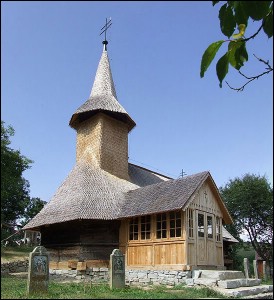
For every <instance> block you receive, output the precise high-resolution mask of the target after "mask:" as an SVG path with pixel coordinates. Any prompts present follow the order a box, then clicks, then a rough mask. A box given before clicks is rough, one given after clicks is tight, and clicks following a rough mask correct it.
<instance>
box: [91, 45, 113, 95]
mask: <svg viewBox="0 0 274 300" xmlns="http://www.w3.org/2000/svg"><path fill="white" fill-rule="evenodd" d="M99 95H111V96H113V97H114V98H115V99H117V95H116V91H115V87H114V82H113V78H112V74H111V69H110V64H109V59H108V54H107V51H106V50H105V44H104V49H103V53H102V56H101V59H100V62H99V65H98V69H97V72H96V75H95V80H94V83H93V86H92V89H91V93H90V96H89V98H91V97H95V96H99Z"/></svg>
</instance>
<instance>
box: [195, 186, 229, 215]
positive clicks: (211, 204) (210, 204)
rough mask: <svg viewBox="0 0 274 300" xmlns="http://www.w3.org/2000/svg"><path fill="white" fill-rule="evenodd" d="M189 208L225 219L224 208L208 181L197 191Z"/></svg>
mask: <svg viewBox="0 0 274 300" xmlns="http://www.w3.org/2000/svg"><path fill="white" fill-rule="evenodd" d="M189 208H192V209H197V210H201V211H204V212H207V213H211V214H213V215H216V216H218V217H221V218H222V217H223V212H222V208H221V207H220V205H219V203H218V201H217V199H216V193H214V192H213V190H212V187H211V186H210V185H209V183H208V181H206V182H204V184H203V185H202V186H201V188H200V189H199V190H198V191H197V193H196V195H195V197H194V199H193V201H192V202H191V203H190V204H189Z"/></svg>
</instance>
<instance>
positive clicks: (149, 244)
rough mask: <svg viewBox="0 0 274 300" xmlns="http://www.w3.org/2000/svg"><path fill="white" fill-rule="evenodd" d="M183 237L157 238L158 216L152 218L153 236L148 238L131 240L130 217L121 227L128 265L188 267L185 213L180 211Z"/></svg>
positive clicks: (141, 266) (121, 238) (122, 247)
mask: <svg viewBox="0 0 274 300" xmlns="http://www.w3.org/2000/svg"><path fill="white" fill-rule="evenodd" d="M180 213H181V220H182V227H181V237H175V238H170V237H167V238H162V239H156V216H155V215H153V216H152V218H151V238H150V239H148V240H141V239H139V240H137V241H136V240H131V241H130V240H129V239H128V237H129V222H130V219H126V220H123V221H122V223H121V227H120V250H121V251H122V252H123V253H124V254H125V256H126V265H127V267H133V268H140V269H142V268H147V267H149V268H150V269H163V268H168V269H174V270H175V269H176V270H177V269H179V270H183V269H185V268H186V253H185V249H186V246H185V245H186V243H185V236H186V233H185V228H186V224H185V213H184V212H183V211H180Z"/></svg>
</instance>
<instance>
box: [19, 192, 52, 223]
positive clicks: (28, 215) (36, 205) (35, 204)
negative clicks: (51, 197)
mask: <svg viewBox="0 0 274 300" xmlns="http://www.w3.org/2000/svg"><path fill="white" fill-rule="evenodd" d="M46 203H47V202H46V201H43V200H41V199H40V198H38V197H34V198H31V199H30V200H29V202H28V204H27V206H26V207H25V212H24V214H23V221H22V222H21V224H22V225H23V226H24V225H25V224H27V223H28V222H29V221H30V220H31V219H32V218H33V217H35V216H36V215H37V214H38V213H39V212H40V210H41V209H42V208H43V207H44V206H45V204H46Z"/></svg>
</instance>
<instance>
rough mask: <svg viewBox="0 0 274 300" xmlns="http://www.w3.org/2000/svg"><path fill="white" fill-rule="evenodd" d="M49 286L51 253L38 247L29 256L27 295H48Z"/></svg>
mask: <svg viewBox="0 0 274 300" xmlns="http://www.w3.org/2000/svg"><path fill="white" fill-rule="evenodd" d="M48 284H49V253H48V252H47V250H46V248H45V247H43V246H38V247H36V248H34V250H33V251H32V252H31V253H30V254H29V271H28V284H27V294H28V295H32V294H35V293H47V292H48Z"/></svg>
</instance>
